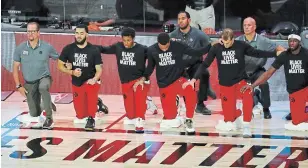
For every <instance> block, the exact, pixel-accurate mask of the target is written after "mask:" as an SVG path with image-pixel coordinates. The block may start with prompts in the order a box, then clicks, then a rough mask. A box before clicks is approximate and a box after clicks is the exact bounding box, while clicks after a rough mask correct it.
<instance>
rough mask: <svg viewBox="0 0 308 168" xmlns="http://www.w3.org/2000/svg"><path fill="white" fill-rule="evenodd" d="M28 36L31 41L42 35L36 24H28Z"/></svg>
mask: <svg viewBox="0 0 308 168" xmlns="http://www.w3.org/2000/svg"><path fill="white" fill-rule="evenodd" d="M27 36H28V40H29V41H34V40H37V39H38V38H39V36H40V31H39V30H38V27H37V25H36V24H28V26H27Z"/></svg>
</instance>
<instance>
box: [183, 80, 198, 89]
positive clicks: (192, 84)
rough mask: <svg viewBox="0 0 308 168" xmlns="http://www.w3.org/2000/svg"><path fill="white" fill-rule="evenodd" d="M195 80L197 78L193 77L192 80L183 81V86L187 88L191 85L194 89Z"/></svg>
mask: <svg viewBox="0 0 308 168" xmlns="http://www.w3.org/2000/svg"><path fill="white" fill-rule="evenodd" d="M195 82H196V80H194V79H192V80H191V81H186V82H185V83H183V85H182V88H183V89H185V88H186V87H187V86H189V85H190V86H191V87H192V88H193V89H194V88H195Z"/></svg>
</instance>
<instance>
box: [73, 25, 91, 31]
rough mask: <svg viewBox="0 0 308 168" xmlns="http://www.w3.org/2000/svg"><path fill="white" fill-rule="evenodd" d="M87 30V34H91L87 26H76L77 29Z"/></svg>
mask: <svg viewBox="0 0 308 168" xmlns="http://www.w3.org/2000/svg"><path fill="white" fill-rule="evenodd" d="M77 28H78V29H85V31H86V32H87V33H89V29H88V26H86V25H85V24H79V25H77V26H76V29H77ZM76 29H75V31H76Z"/></svg>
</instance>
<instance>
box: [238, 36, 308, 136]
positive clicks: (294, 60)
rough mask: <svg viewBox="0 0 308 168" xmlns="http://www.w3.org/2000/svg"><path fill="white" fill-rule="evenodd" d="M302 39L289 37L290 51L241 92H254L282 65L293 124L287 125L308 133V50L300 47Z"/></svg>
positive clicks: (283, 54)
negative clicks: (306, 107)
mask: <svg viewBox="0 0 308 168" xmlns="http://www.w3.org/2000/svg"><path fill="white" fill-rule="evenodd" d="M300 41H301V37H300V36H299V35H296V34H291V35H289V36H288V44H289V49H288V50H287V51H286V52H283V53H282V54H281V55H280V56H279V57H278V58H276V60H275V61H274V63H273V64H272V66H271V67H270V68H269V70H267V71H266V72H265V73H264V74H263V75H261V76H260V77H259V78H258V79H257V80H256V81H255V82H254V83H253V84H252V85H246V86H244V87H243V88H242V89H241V91H242V92H243V93H245V91H246V90H252V89H253V88H255V87H256V86H258V85H260V84H261V83H263V82H265V81H267V80H268V79H269V78H270V77H271V76H272V75H273V74H274V73H275V72H276V71H277V70H278V69H279V68H280V67H281V66H282V65H283V66H284V72H285V77H286V82H287V91H288V92H289V99H290V111H291V116H292V122H290V123H288V124H285V128H286V129H288V130H296V131H308V113H306V112H305V106H306V102H308V57H307V55H308V50H307V49H305V48H304V47H302V46H301V45H300Z"/></svg>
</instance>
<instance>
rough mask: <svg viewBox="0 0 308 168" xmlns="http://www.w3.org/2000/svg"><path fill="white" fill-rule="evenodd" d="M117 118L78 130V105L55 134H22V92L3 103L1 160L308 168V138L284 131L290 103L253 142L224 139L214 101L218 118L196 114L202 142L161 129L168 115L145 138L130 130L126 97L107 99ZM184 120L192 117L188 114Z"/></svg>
mask: <svg viewBox="0 0 308 168" xmlns="http://www.w3.org/2000/svg"><path fill="white" fill-rule="evenodd" d="M101 97H102V99H103V101H104V103H105V104H106V105H107V106H108V107H109V111H110V113H109V114H108V115H104V116H103V117H102V118H100V119H99V121H98V122H97V123H96V128H97V129H96V130H95V131H94V132H87V131H84V130H83V129H82V128H83V125H82V124H73V119H74V117H75V113H74V109H73V104H58V105H57V108H58V110H57V112H55V113H54V120H55V125H54V129H53V130H41V129H27V128H20V124H21V123H20V122H19V121H18V120H17V119H16V116H18V115H20V114H21V113H23V112H27V104H26V103H24V102H22V101H23V100H24V98H22V97H21V96H20V95H19V93H13V94H12V95H11V96H10V97H9V98H8V99H7V100H5V101H2V102H1V125H2V128H1V134H2V135H1V152H2V155H1V160H2V163H1V165H2V167H5V168H40V167H44V168H49V167H52V168H55V167H57V168H60V167H61V168H62V167H70V168H76V167H81V168H85V167H104V166H108V167H115V168H117V167H118V168H123V167H125V168H126V167H153V168H154V167H155V168H158V167H181V168H190V167H257V168H261V167H269V168H274V167H280V168H282V167H303V168H305V167H306V168H307V167H308V132H293V131H285V129H284V124H285V123H286V121H285V120H283V117H284V116H285V115H287V113H288V112H289V111H288V108H289V106H288V105H289V104H288V102H273V103H272V108H271V111H272V116H273V118H272V119H271V120H264V119H263V117H262V116H261V115H257V116H255V118H254V120H253V122H252V126H251V128H252V133H253V137H252V138H249V139H244V138H242V137H241V131H240V130H239V131H236V132H230V133H223V132H217V131H216V130H215V128H214V126H215V125H216V123H217V122H218V120H219V119H222V115H220V112H219V111H220V110H221V107H220V101H219V100H216V101H209V102H208V107H209V108H210V109H212V110H214V113H213V115H211V116H204V115H200V114H196V115H195V119H194V121H195V128H196V134H195V135H186V134H185V129H184V127H180V128H179V129H169V130H161V129H160V127H159V121H160V120H161V118H162V111H161V105H160V101H159V98H154V101H155V104H157V105H158V107H159V114H157V115H152V114H149V113H148V114H147V115H146V119H147V120H146V125H145V133H144V134H136V133H135V132H134V131H133V130H134V127H133V126H124V125H123V117H124V116H123V115H124V106H123V101H122V97H121V96H112V95H103V96H101ZM182 115H183V117H184V116H185V115H184V114H182Z"/></svg>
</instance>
